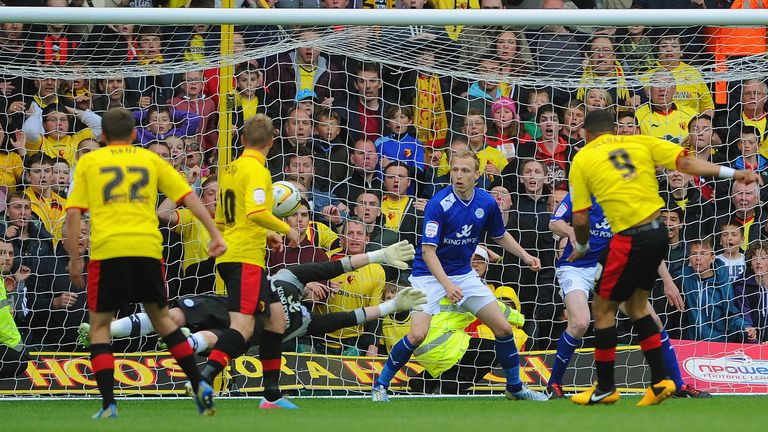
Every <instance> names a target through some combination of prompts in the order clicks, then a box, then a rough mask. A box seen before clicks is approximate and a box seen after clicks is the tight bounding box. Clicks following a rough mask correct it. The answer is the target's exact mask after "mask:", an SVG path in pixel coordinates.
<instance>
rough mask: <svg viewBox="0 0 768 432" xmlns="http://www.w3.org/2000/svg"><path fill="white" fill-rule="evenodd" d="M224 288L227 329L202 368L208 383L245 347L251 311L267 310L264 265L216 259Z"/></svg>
mask: <svg viewBox="0 0 768 432" xmlns="http://www.w3.org/2000/svg"><path fill="white" fill-rule="evenodd" d="M216 268H217V270H218V271H219V275H221V278H222V279H223V280H224V284H225V286H226V288H227V309H228V310H229V329H227V330H225V331H224V333H222V335H221V336H220V337H219V340H218V341H217V342H216V345H215V346H214V347H213V350H212V351H211V353H210V355H208V362H207V363H206V365H205V368H204V369H203V372H202V375H203V379H204V380H205V381H206V382H208V383H209V384H210V383H211V382H213V379H214V378H215V377H216V376H217V375H218V374H219V373H221V371H222V370H224V368H226V367H227V365H228V364H229V362H230V361H231V360H232V359H233V358H237V357H239V356H241V355H242V354H243V353H244V352H245V350H246V349H247V345H246V342H245V341H247V340H248V339H250V337H251V336H252V334H253V326H254V323H255V321H256V320H255V318H254V315H255V314H257V313H259V314H262V313H264V312H265V311H267V310H268V309H267V305H268V303H267V301H268V300H267V297H266V296H267V295H268V292H269V291H270V290H269V285H263V282H262V279H263V278H264V269H262V268H261V267H259V266H256V265H251V264H246V263H234V262H232V263H220V264H219V265H217V266H216Z"/></svg>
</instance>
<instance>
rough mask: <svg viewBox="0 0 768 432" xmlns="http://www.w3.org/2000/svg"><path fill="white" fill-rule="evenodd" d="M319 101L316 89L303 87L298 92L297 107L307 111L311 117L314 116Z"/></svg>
mask: <svg viewBox="0 0 768 432" xmlns="http://www.w3.org/2000/svg"><path fill="white" fill-rule="evenodd" d="M317 103H318V99H317V93H315V92H314V91H312V90H310V89H301V90H299V91H298V92H296V108H297V109H300V110H303V111H305V112H306V113H307V114H309V116H310V117H312V116H314V114H315V104H317Z"/></svg>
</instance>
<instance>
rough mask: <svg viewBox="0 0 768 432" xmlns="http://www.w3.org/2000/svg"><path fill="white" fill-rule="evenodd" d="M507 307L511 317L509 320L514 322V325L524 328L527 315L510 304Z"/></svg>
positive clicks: (511, 322)
mask: <svg viewBox="0 0 768 432" xmlns="http://www.w3.org/2000/svg"><path fill="white" fill-rule="evenodd" d="M507 308H508V309H509V317H508V318H507V321H509V323H510V324H512V327H517V328H522V327H523V324H525V315H523V314H521V313H520V312H518V311H517V309H515V308H511V307H509V306H507Z"/></svg>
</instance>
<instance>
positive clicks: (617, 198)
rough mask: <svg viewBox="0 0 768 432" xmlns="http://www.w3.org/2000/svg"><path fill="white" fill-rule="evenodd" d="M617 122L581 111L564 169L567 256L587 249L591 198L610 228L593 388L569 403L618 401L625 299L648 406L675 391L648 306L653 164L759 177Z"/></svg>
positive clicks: (654, 250) (662, 229)
mask: <svg viewBox="0 0 768 432" xmlns="http://www.w3.org/2000/svg"><path fill="white" fill-rule="evenodd" d="M615 121H616V115H615V114H613V113H612V112H611V111H608V110H598V111H592V112H590V113H589V114H587V117H586V120H585V121H584V128H585V129H586V134H585V136H586V138H587V142H588V144H587V145H586V146H585V147H584V148H583V149H581V151H579V152H578V153H576V156H575V157H574V159H573V164H572V165H571V171H570V173H569V182H570V187H571V201H572V203H573V219H572V223H573V231H574V234H575V236H574V238H572V239H571V245H572V246H573V252H572V253H571V254H570V256H569V257H568V260H569V261H570V262H575V261H576V260H579V259H581V258H583V257H584V256H585V255H586V254H587V253H588V252H589V250H590V244H589V237H590V222H589V215H590V212H589V210H590V209H591V208H592V196H593V195H594V197H595V199H596V202H597V203H599V204H600V206H601V207H602V208H603V211H604V212H605V217H606V218H607V219H608V222H609V223H610V225H611V230H612V231H613V233H614V236H613V238H612V239H611V241H610V243H609V245H608V247H607V248H606V249H604V250H603V252H602V253H601V255H600V259H599V269H600V270H598V277H599V281H598V282H597V296H595V299H594V301H593V303H592V311H593V315H594V319H595V367H596V369H597V385H596V386H595V387H593V388H591V389H589V390H587V391H584V392H582V393H579V394H577V395H575V396H573V398H572V400H573V402H574V403H576V404H579V405H592V404H610V403H614V402H616V401H617V400H618V399H619V393H618V391H616V387H615V384H614V374H613V368H614V361H615V358H616V343H617V333H616V311H617V310H618V307H619V304H621V303H622V302H625V304H624V306H625V309H626V312H627V315H629V318H630V319H631V320H632V322H633V324H634V329H635V331H636V332H637V335H638V337H639V339H640V347H641V348H642V350H643V354H644V355H645V359H646V361H647V362H648V365H649V366H650V368H651V385H650V387H648V389H647V390H646V392H645V395H644V396H643V398H642V399H641V400H640V402H638V404H637V405H638V406H648V405H655V404H658V403H661V402H662V401H664V399H666V398H668V397H669V396H671V395H672V394H673V393H674V392H675V389H676V387H675V383H674V382H673V381H672V380H670V379H669V378H668V375H667V371H666V368H665V367H664V356H663V354H662V346H661V337H660V335H659V327H658V325H657V324H656V323H655V322H654V320H653V318H652V317H651V315H650V314H649V311H648V297H649V296H650V293H651V288H652V287H653V284H654V283H655V282H656V276H657V274H658V268H659V265H660V264H661V262H662V260H663V259H664V258H665V256H666V255H667V251H668V248H669V246H668V241H667V229H666V226H665V224H664V222H663V221H662V220H661V219H660V213H659V209H661V208H662V207H663V206H664V202H663V200H662V199H661V197H660V196H659V193H658V190H659V184H658V182H657V180H656V166H659V165H661V166H664V167H667V168H669V169H676V170H678V171H680V172H684V173H688V174H694V175H699V176H704V177H711V176H716V175H719V176H720V177H724V178H735V179H736V180H737V181H739V182H743V183H753V182H755V181H758V176H757V174H755V173H753V172H751V171H734V170H733V169H730V168H726V167H720V166H718V165H715V164H712V163H709V162H704V161H702V160H700V159H696V158H692V157H688V156H687V155H686V150H685V149H684V148H682V147H680V146H678V145H676V144H673V143H671V142H669V141H664V140H662V139H658V138H652V137H647V136H639V135H630V136H617V135H613V131H614V126H615V125H614V123H615Z"/></svg>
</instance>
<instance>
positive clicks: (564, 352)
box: [547, 194, 712, 399]
mask: <svg viewBox="0 0 768 432" xmlns="http://www.w3.org/2000/svg"><path fill="white" fill-rule="evenodd" d="M572 208H573V206H572V205H571V195H570V194H568V195H566V196H565V198H563V201H562V202H561V203H560V206H558V207H557V209H556V210H555V213H554V214H553V215H552V219H551V220H550V222H549V229H550V230H551V231H552V232H553V233H554V234H555V235H556V236H558V237H559V238H560V239H561V240H565V241H567V242H568V243H567V244H566V245H565V248H564V250H563V256H562V257H561V258H560V259H559V260H558V261H557V263H556V266H557V270H556V273H555V274H556V275H557V279H558V282H559V283H560V287H561V289H562V297H563V300H564V302H565V310H566V311H568V328H567V329H566V330H565V331H563V333H562V334H561V335H560V340H559V341H558V342H557V355H556V356H555V364H554V365H553V366H552V375H551V376H550V378H549V382H547V394H548V395H549V398H550V399H556V398H563V397H565V393H564V392H563V375H564V374H565V370H566V369H567V368H568V363H570V362H571V357H573V353H574V351H575V350H576V348H578V347H579V345H581V338H582V337H583V336H584V334H585V333H586V332H587V328H588V327H589V320H590V317H589V304H588V303H587V301H588V300H589V293H590V292H591V291H592V289H593V288H594V287H595V281H596V279H597V262H598V259H599V258H600V255H601V254H602V253H603V250H605V249H606V248H607V247H608V243H610V241H611V238H612V237H613V233H612V232H611V226H610V225H609V224H608V220H607V219H606V218H605V214H604V213H603V209H602V207H600V205H599V204H597V202H595V200H594V198H593V199H592V208H590V209H589V233H590V235H589V245H590V250H589V252H588V253H587V254H586V255H584V256H583V257H582V258H580V259H577V260H574V261H572V262H571V261H568V259H567V257H568V256H570V255H571V251H572V250H573V247H572V246H571V244H570V241H571V239H573V238H574V235H573V229H572V228H571V226H570V225H569V224H570V223H571V219H572V218H573V213H572V212H571V209H572ZM659 275H660V276H661V278H662V280H663V281H664V284H665V286H666V285H668V284H671V286H673V287H674V289H675V290H677V287H676V286H675V284H674V282H673V281H672V276H670V274H669V271H668V270H667V266H666V265H665V264H664V263H663V262H662V263H661V265H659ZM678 295H679V291H678ZM647 308H648V312H649V313H650V314H651V317H653V321H654V322H655V323H656V325H657V326H658V328H659V331H660V332H661V347H662V353H663V356H664V366H665V367H666V369H667V374H669V376H670V378H672V381H674V382H675V389H676V393H675V396H676V397H691V398H704V397H711V396H712V395H710V394H709V393H707V392H705V391H701V390H697V389H696V388H694V387H693V386H692V385H690V384H685V383H684V382H683V377H682V374H681V373H680V365H679V363H678V362H677V356H676V355H675V349H674V348H673V347H672V345H671V344H670V343H669V335H668V334H667V332H666V330H664V327H663V326H662V324H661V320H660V319H659V316H658V315H656V311H654V310H653V307H652V306H651V303H650V302H648V306H647Z"/></svg>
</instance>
